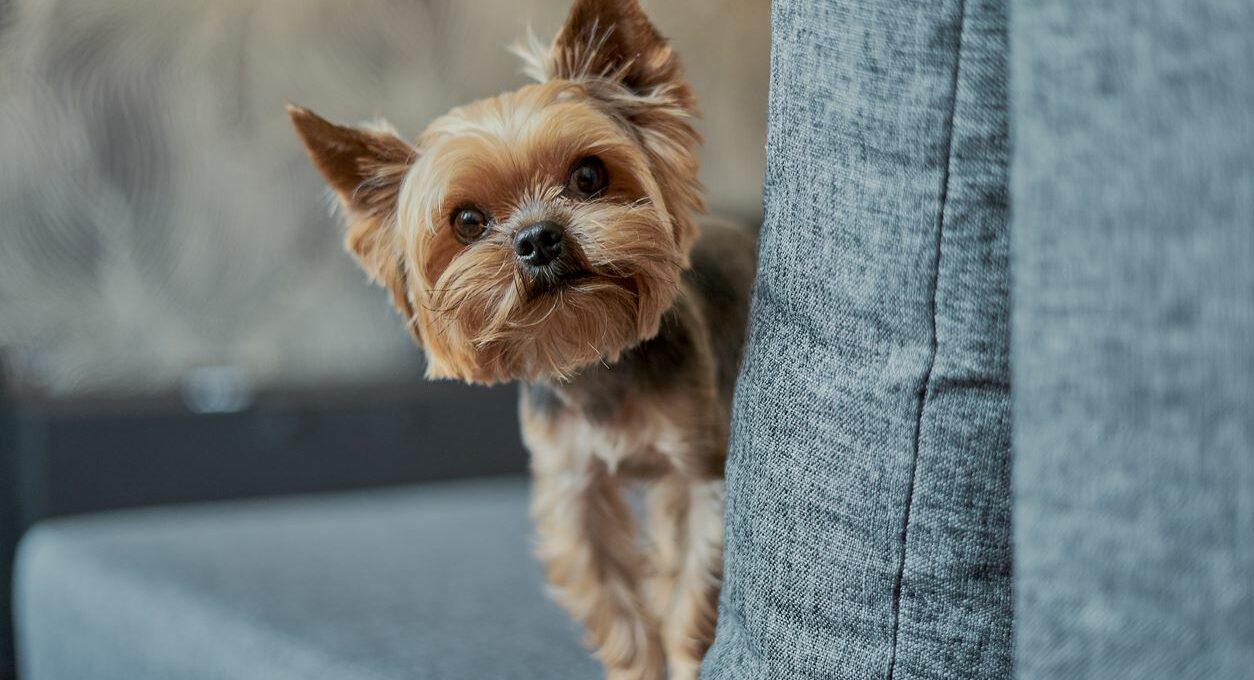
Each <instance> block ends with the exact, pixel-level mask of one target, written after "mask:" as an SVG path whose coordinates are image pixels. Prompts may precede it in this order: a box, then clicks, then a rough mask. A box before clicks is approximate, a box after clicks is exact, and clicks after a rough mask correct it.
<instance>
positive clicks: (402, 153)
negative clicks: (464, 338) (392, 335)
mask: <svg viewBox="0 0 1254 680" xmlns="http://www.w3.org/2000/svg"><path fill="white" fill-rule="evenodd" d="M287 113H288V116H290V117H291V119H292V125H293V126H294V127H295V128H296V134H297V135H298V136H299V137H300V139H301V141H302V142H304V144H305V150H306V151H308V152H309V158H310V160H312V161H313V164H314V167H315V168H317V169H318V172H319V173H321V174H322V177H323V179H325V180H326V182H327V184H329V185H330V186H331V189H333V190H334V191H335V195H336V196H337V197H338V198H339V201H340V205H341V206H342V207H343V208H344V216H345V221H346V222H347V227H348V230H347V233H346V236H345V246H346V247H347V248H348V250H349V252H351V253H352V254H353V255H354V256H355V257H356V258H357V262H358V263H359V264H360V265H361V267H362V268H363V269H365V270H366V273H367V274H369V275H370V277H371V278H372V279H374V281H375V282H377V283H379V284H380V285H382V286H384V287H385V288H387V289H388V290H389V291H390V292H391V294H392V300H393V302H394V303H395V304H396V307H397V309H398V310H400V311H401V313H402V314H404V315H405V316H406V319H407V320H409V321H410V322H411V324H410V325H411V328H412V320H413V315H414V310H413V308H412V305H411V304H410V302H409V294H408V291H407V285H406V281H405V276H406V274H405V268H404V262H403V261H402V256H403V252H404V251H403V250H402V243H401V240H400V237H399V234H398V233H397V227H396V211H397V196H398V194H399V193H400V189H401V183H402V182H403V181H404V178H405V173H406V172H407V171H408V170H409V168H410V166H411V165H413V163H414V160H415V159H416V158H417V156H418V152H417V150H416V149H415V148H414V147H412V146H410V145H409V144H408V143H407V142H405V140H403V139H401V138H400V137H399V136H397V135H396V134H395V133H393V132H392V131H390V130H383V129H380V130H370V129H363V128H354V127H345V126H341V125H335V124H334V123H330V122H328V121H326V120H324V119H323V118H321V117H319V116H318V115H317V114H315V113H314V112H312V111H309V110H308V109H303V108H300V107H297V106H289V107H287Z"/></svg>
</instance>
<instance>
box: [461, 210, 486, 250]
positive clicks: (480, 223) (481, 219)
mask: <svg viewBox="0 0 1254 680" xmlns="http://www.w3.org/2000/svg"><path fill="white" fill-rule="evenodd" d="M487 232H488V218H487V217H486V216H485V215H484V214H483V213H482V212H479V211H478V210H476V209H474V208H461V209H459V210H457V211H456V212H454V213H453V233H454V234H456V235H457V239H458V240H459V241H461V242H462V243H470V242H472V241H478V240H479V238H480V237H482V236H483V235H484V234H486V233H487Z"/></svg>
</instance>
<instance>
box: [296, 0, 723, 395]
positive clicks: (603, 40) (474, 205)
mask: <svg viewBox="0 0 1254 680" xmlns="http://www.w3.org/2000/svg"><path fill="white" fill-rule="evenodd" d="M523 56H524V58H525V59H526V60H527V61H528V64H529V70H528V72H529V73H530V74H531V75H533V76H534V77H535V78H536V79H537V80H538V81H540V82H539V83H538V84H534V85H529V86H526V87H523V88H522V89H520V90H517V91H514V92H509V93H506V94H503V95H501V96H498V97H495V98H492V99H487V100H484V101H480V102H476V103H473V104H470V105H468V106H464V107H460V108H457V109H454V110H453V111H451V112H450V113H448V114H446V115H445V116H443V117H441V118H439V119H437V120H436V121H434V122H433V123H432V124H431V125H430V127H428V129H427V130H426V131H425V132H423V133H422V134H421V135H420V136H419V137H418V140H417V143H416V144H414V145H411V144H409V143H407V142H405V141H404V140H402V139H401V138H400V137H399V136H398V135H397V134H396V133H395V132H393V131H392V130H390V129H386V128H383V127H376V128H346V127H340V126H337V125H333V124H331V123H328V122H326V121H324V120H322V119H321V118H318V117H317V116H315V115H314V114H312V113H310V112H308V111H305V110H303V109H295V108H293V109H291V110H290V113H291V116H292V120H293V123H294V124H295V125H296V129H297V131H298V133H299V134H300V136H301V138H302V139H303V141H304V142H305V145H306V147H307V149H308V150H309V153H310V156H311V158H312V159H313V161H314V164H315V165H316V166H317V167H318V169H319V170H320V171H321V172H322V174H323V176H324V177H325V178H326V180H327V181H328V183H329V184H330V185H331V187H332V188H333V189H334V190H335V191H336V193H337V195H338V196H339V198H340V202H341V204H342V206H343V207H344V210H345V214H346V220H347V222H348V247H349V249H350V250H351V251H352V252H353V253H354V254H355V255H356V257H357V259H358V261H359V262H360V263H361V265H362V266H363V267H364V268H365V269H366V271H367V272H369V273H370V274H371V276H372V277H374V278H375V279H376V280H377V281H379V282H380V283H381V284H383V285H384V286H386V287H387V288H388V289H389V290H390V291H391V293H392V297H393V300H394V302H395V304H396V306H397V307H398V309H400V310H401V312H402V314H404V315H405V317H406V319H407V321H408V323H409V328H410V331H411V333H412V334H413V335H414V338H415V339H416V340H417V341H418V343H419V344H420V345H421V346H422V347H423V348H424V349H425V351H426V354H427V372H428V375H429V376H430V377H442V378H458V379H462V380H466V381H469V382H481V383H492V382H498V381H506V380H513V379H524V380H534V379H537V378H559V379H560V378H565V377H569V376H571V375H573V374H574V373H576V372H577V371H578V370H579V369H580V368H581V367H584V366H587V365H589V364H592V363H594V362H597V361H610V362H612V361H614V360H616V359H617V358H618V356H619V354H620V353H621V352H622V351H623V350H624V349H627V348H629V347H632V346H634V345H636V344H638V343H639V342H641V341H642V340H646V339H648V338H651V337H652V336H653V335H655V334H656V333H657V331H658V324H659V322H660V320H661V317H662V314H663V312H665V311H666V310H667V309H668V308H669V307H670V306H671V303H672V301H673V299H674V296H675V294H676V288H677V285H678V280H679V275H680V272H681V270H682V269H683V268H684V267H685V266H687V254H688V250H689V248H690V247H691V244H692V241H693V240H694V238H695V236H696V227H695V225H694V223H693V214H694V213H695V212H697V211H700V210H703V209H704V206H703V203H702V199H701V194H700V186H699V184H698V181H697V161H696V157H695V155H694V148H695V146H696V145H697V144H698V143H699V138H698V136H697V133H696V132H695V130H694V129H693V127H692V122H691V121H692V117H693V115H694V113H695V112H694V102H693V98H692V94H691V90H690V89H689V87H688V85H687V83H686V82H685V81H684V80H683V77H682V74H681V69H680V65H679V60H678V57H677V56H676V55H675V53H674V52H673V51H672V50H671V48H670V47H669V46H668V45H667V44H666V42H665V40H663V39H662V38H661V37H660V36H659V35H658V33H657V31H656V30H655V29H654V28H653V26H652V25H651V24H650V23H649V21H648V19H647V18H646V17H645V16H644V14H643V13H642V12H641V11H640V8H639V7H638V5H637V4H636V2H635V0H576V2H575V6H574V8H573V9H572V10H571V13H570V16H569V18H568V19H567V22H566V24H565V25H564V26H563V28H562V30H561V32H560V33H559V34H558V36H557V38H556V40H555V41H554V43H553V45H552V46H551V47H549V48H545V49H537V48H536V47H535V46H534V45H533V46H532V48H531V50H530V52H529V53H524V54H523Z"/></svg>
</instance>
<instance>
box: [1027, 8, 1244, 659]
mask: <svg viewBox="0 0 1254 680" xmlns="http://www.w3.org/2000/svg"><path fill="white" fill-rule="evenodd" d="M1012 4H1013V8H1012V9H1013V11H1012V13H1011V14H1012V16H1013V17H1014V23H1013V29H1012V31H1011V37H1012V39H1013V46H1014V49H1013V51H1012V54H1013V55H1014V67H1013V69H1012V72H1011V75H1012V80H1011V82H1012V83H1013V87H1012V92H1013V96H1012V98H1011V102H1012V109H1013V110H1014V111H1015V112H1016V114H1015V117H1014V124H1013V125H1012V129H1013V130H1014V131H1015V132H1014V148H1015V160H1014V170H1013V172H1012V177H1013V178H1014V182H1013V196H1014V215H1015V217H1014V224H1013V227H1012V229H1011V231H1012V233H1013V235H1014V237H1013V242H1014V250H1013V252H1014V295H1013V298H1014V302H1015V312H1014V328H1013V333H1012V335H1013V337H1014V348H1013V352H1012V355H1013V356H1014V357H1015V359H1014V399H1015V472H1014V489H1015V504H1014V515H1015V539H1016V564H1015V592H1016V600H1017V605H1018V606H1017V607H1016V617H1017V624H1016V632H1017V635H1018V640H1017V644H1018V652H1017V655H1016V660H1017V666H1018V674H1019V677H1020V678H1024V679H1025V680H1098V679H1100V680H1132V679H1136V680H1146V679H1162V680H1184V679H1193V678H1198V679H1200V678H1206V679H1223V680H1236V679H1238V678H1251V677H1254V115H1251V112H1254V78H1252V77H1251V74H1252V73H1254V41H1252V40H1251V35H1254V5H1251V4H1250V3H1249V2H1245V1H1243V0H1195V1H1191V2H1188V3H1177V2H1168V1H1165V0H1108V1H1106V2H1090V1H1088V0H1048V1H1046V2H1042V1H1040V0H1015V2H1013V3H1012Z"/></svg>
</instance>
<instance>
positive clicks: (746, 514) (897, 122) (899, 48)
mask: <svg viewBox="0 0 1254 680" xmlns="http://www.w3.org/2000/svg"><path fill="white" fill-rule="evenodd" d="M773 31H774V39H773V54H772V64H771V94H770V105H769V123H768V143H767V146H768V149H767V177H766V186H765V208H766V223H765V225H764V227H763V232H762V235H761V239H760V244H759V274H758V280H757V283H756V287H755V294H754V301H753V312H752V319H753V320H752V325H751V330H750V339H749V344H748V347H747V351H746V356H745V359H744V362H743V366H742V373H741V377H740V383H739V385H738V388H737V395H736V402H735V415H734V418H733V421H734V422H733V428H732V441H731V449H730V453H729V461H728V468H727V475H728V486H727V509H726V527H727V531H726V554H725V572H726V574H725V579H726V581H725V585H724V590H723V595H722V599H721V602H720V619H719V624H718V632H717V637H716V640H715V644H714V646H713V648H712V649H711V651H710V653H709V654H708V655H707V657H706V660H705V663H704V666H703V677H706V678H715V679H722V678H755V679H756V678H850V679H854V678H856V679H859V680H861V679H863V678H889V679H890V680H892V679H897V680H901V679H904V678H989V679H992V678H998V679H1001V678H1006V677H1009V676H1010V674H1011V672H1012V659H1011V652H1012V649H1011V647H1012V643H1011V639H1012V619H1013V615H1012V594H1011V581H1010V567H1011V549H1010V532H1011V527H1010V514H1009V501H1010V488H1009V484H1010V439H1011V419H1010V401H1009V359H1008V349H1009V299H1008V297H1009V296H1008V285H1009V284H1008V276H1009V275H1008V266H1007V259H1008V252H1009V236H1008V234H1007V214H1006V213H1007V187H1006V182H1007V179H1006V170H1007V163H1008V148H1007V141H1008V133H1007V120H1006V111H1005V102H1006V92H1005V89H1006V61H1005V60H1006V16H1005V8H1004V3H1002V2H997V1H987V2H983V1H977V0H967V1H966V2H965V4H964V3H963V2H961V1H960V0H949V1H945V2H934V3H904V2H899V1H896V0H843V1H841V2H834V1H827V2H798V1H795V0H780V1H777V2H775V3H774V15H773Z"/></svg>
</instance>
